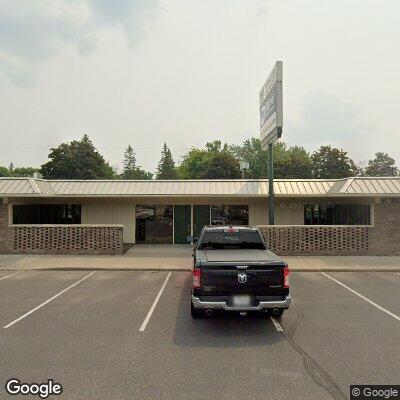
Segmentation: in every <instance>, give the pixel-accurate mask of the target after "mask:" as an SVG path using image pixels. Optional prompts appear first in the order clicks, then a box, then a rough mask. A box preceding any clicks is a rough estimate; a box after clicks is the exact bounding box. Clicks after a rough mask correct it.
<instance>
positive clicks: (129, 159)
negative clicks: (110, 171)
mask: <svg viewBox="0 0 400 400" xmlns="http://www.w3.org/2000/svg"><path fill="white" fill-rule="evenodd" d="M122 164H123V166H124V169H123V171H122V174H121V175H120V178H122V179H144V180H149V179H152V178H153V174H152V173H150V172H146V171H145V170H143V169H142V168H141V167H140V166H138V165H136V155H135V152H134V151H133V148H132V146H131V145H128V147H127V148H126V150H125V153H124V161H123V162H122Z"/></svg>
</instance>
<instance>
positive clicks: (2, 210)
mask: <svg viewBox="0 0 400 400" xmlns="http://www.w3.org/2000/svg"><path fill="white" fill-rule="evenodd" d="M9 250H10V229H9V228H8V205H7V204H3V200H2V199H0V253H8V252H9Z"/></svg>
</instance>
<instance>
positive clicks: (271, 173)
mask: <svg viewBox="0 0 400 400" xmlns="http://www.w3.org/2000/svg"><path fill="white" fill-rule="evenodd" d="M268 180H269V187H268V212H269V224H270V225H274V224H275V222H274V211H275V210H274V144H273V142H271V143H269V144H268Z"/></svg>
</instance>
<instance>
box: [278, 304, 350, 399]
mask: <svg viewBox="0 0 400 400" xmlns="http://www.w3.org/2000/svg"><path fill="white" fill-rule="evenodd" d="M292 306H293V309H294V310H295V311H296V314H297V317H296V320H295V321H294V323H293V324H292V325H291V326H290V328H289V330H288V332H287V333H286V332H285V331H284V332H283V335H284V336H285V338H286V340H287V342H288V343H289V345H290V346H291V347H292V348H293V350H295V351H296V352H297V353H298V354H299V355H300V356H301V357H302V359H303V365H304V369H305V371H306V372H307V374H308V375H309V376H310V377H311V379H312V380H313V381H314V382H315V383H316V384H317V385H318V386H320V387H321V388H323V389H324V390H325V391H327V392H328V393H329V394H330V395H331V396H332V398H333V399H335V400H346V399H347V397H346V395H345V394H344V393H343V391H342V389H341V388H340V386H339V385H338V384H337V383H336V382H335V380H334V379H333V378H332V377H331V376H330V375H329V373H328V372H327V371H326V370H325V369H324V368H323V367H322V366H321V365H320V364H319V363H318V362H317V361H315V360H314V359H313V358H312V357H311V356H310V355H309V354H308V353H307V352H306V351H305V350H303V349H302V347H301V346H300V345H299V344H297V343H296V342H295V340H294V334H295V332H296V329H297V327H298V325H299V324H300V322H301V321H302V320H303V318H304V314H303V311H302V310H301V308H300V307H299V306H297V305H294V304H293V303H292Z"/></svg>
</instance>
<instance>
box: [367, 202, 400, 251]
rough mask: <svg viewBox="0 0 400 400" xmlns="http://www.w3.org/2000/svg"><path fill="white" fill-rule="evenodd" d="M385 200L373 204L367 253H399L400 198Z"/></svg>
mask: <svg viewBox="0 0 400 400" xmlns="http://www.w3.org/2000/svg"><path fill="white" fill-rule="evenodd" d="M389 201H390V200H386V201H385V202H384V203H381V204H375V206H374V214H375V216H374V227H373V228H372V229H371V234H370V246H369V253H370V254H373V255H389V256H391V255H400V199H392V200H391V201H390V202H389Z"/></svg>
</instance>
